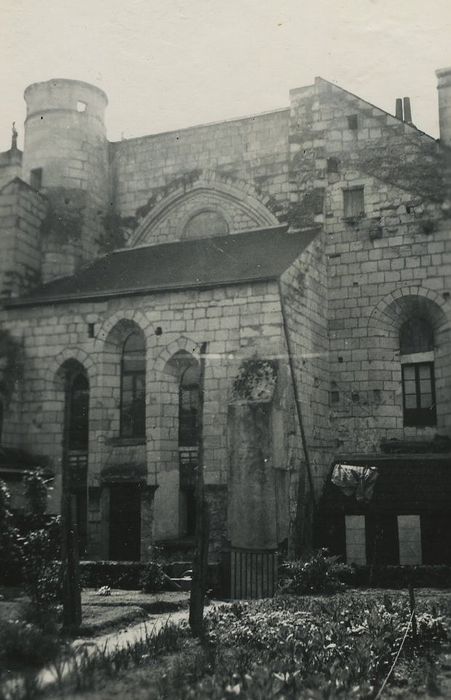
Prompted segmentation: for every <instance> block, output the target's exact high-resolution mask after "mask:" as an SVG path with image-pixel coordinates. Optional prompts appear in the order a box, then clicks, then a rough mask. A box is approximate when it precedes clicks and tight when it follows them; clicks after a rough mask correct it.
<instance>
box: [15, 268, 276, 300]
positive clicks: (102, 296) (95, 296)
mask: <svg viewBox="0 0 451 700" xmlns="http://www.w3.org/2000/svg"><path fill="white" fill-rule="evenodd" d="M284 272H285V269H284V270H282V271H280V272H279V273H278V274H273V275H265V276H263V277H243V278H240V279H236V280H225V281H222V282H221V281H219V282H205V283H196V284H193V283H190V282H188V283H184V284H178V285H176V284H168V285H160V286H158V287H140V288H139V289H133V288H130V289H119V290H110V291H105V292H88V293H86V294H83V293H80V294H69V295H64V296H63V295H58V296H54V297H52V296H48V297H41V298H39V297H37V298H36V299H32V298H20V297H19V298H17V299H14V300H9V301H5V302H4V304H3V306H4V308H5V309H15V308H22V307H31V306H50V305H52V304H70V303H71V302H74V301H79V302H89V301H105V300H107V299H113V298H116V297H123V296H144V295H146V294H159V293H164V292H180V291H184V290H195V289H199V290H202V291H204V290H208V289H217V288H218V287H221V288H222V287H232V286H237V285H241V284H252V283H254V282H256V283H258V282H277V281H278V280H279V279H280V277H281V275H282V274H283V273H284Z"/></svg>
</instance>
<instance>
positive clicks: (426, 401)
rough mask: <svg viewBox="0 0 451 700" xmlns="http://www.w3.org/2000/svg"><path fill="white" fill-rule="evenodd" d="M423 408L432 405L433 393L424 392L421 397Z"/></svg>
mask: <svg viewBox="0 0 451 700" xmlns="http://www.w3.org/2000/svg"><path fill="white" fill-rule="evenodd" d="M420 405H421V408H431V407H432V394H422V395H421V398H420Z"/></svg>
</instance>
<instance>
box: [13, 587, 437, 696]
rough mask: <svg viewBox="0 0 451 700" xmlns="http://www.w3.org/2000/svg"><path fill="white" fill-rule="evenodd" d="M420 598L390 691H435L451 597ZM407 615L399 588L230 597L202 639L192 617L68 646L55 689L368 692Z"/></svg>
mask: <svg viewBox="0 0 451 700" xmlns="http://www.w3.org/2000/svg"><path fill="white" fill-rule="evenodd" d="M122 595H123V596H124V597H121V596H122ZM137 595H139V594H135V596H133V595H131V596H130V594H129V593H124V594H119V595H118V596H117V598H118V599H117V601H116V602H112V601H111V597H112V596H110V597H109V598H100V597H98V600H99V602H98V604H93V611H92V613H93V615H95V612H96V609H97V610H99V612H100V611H101V610H102V609H103V614H106V613H107V612H108V613H109V614H112V613H113V612H114V611H116V610H117V609H120V608H122V610H123V611H126V610H127V605H128V603H127V600H133V601H134V600H135V598H136V596H137ZM421 598H422V596H420V595H419V596H418V627H419V638H418V641H417V642H415V641H414V640H413V638H412V635H411V634H409V635H408V636H407V640H406V644H405V647H404V649H403V652H402V654H401V656H400V658H399V661H398V663H397V665H396V669H395V672H394V673H393V675H392V677H391V678H390V681H389V684H388V686H387V688H386V691H384V697H390V696H396V697H399V698H406V699H407V698H411V697H414V696H415V695H416V696H419V697H427V694H428V693H430V694H433V693H437V692H438V678H437V654H438V650H439V648H440V644H441V642H442V641H443V639H444V626H443V620H442V619H440V615H439V613H440V610H441V609H443V610H446V612H447V613H448V614H449V613H450V609H449V603H450V596H449V594H448V595H439V596H435V595H434V596H429V598H431V600H422V599H421ZM88 599H89V600H91V599H92V596H91V598H89V596H88ZM153 599H154V601H155V597H153ZM119 601H120V602H119ZM408 618H409V604H408V596H407V595H406V594H400V593H399V592H390V593H387V592H380V593H374V592H361V591H359V592H355V591H354V592H348V593H344V594H337V595H333V596H328V597H325V596H322V597H319V596H317V597H313V596H310V597H307V596H305V597H299V596H280V597H277V598H275V599H272V600H266V601H253V602H249V603H237V604H232V605H228V606H223V607H222V608H221V609H217V610H216V611H214V612H213V613H212V614H210V615H209V618H208V625H207V629H206V634H205V638H204V639H203V640H202V643H199V642H198V641H196V640H193V639H192V638H191V636H190V634H189V630H188V628H187V626H186V624H184V625H183V624H182V626H175V625H174V624H166V626H165V627H163V628H162V629H160V630H159V631H158V632H157V633H156V634H152V632H151V630H150V628H149V631H148V633H147V634H146V635H145V637H144V638H143V639H141V640H139V641H138V642H134V643H129V644H126V645H125V646H123V647H122V648H120V649H116V650H113V652H110V653H108V652H107V650H106V648H105V649H98V648H95V647H92V646H91V647H89V646H86V647H85V648H84V650H82V651H79V652H78V654H77V655H74V653H73V652H70V654H69V657H68V658H67V659H66V662H65V663H69V665H70V669H71V670H70V673H69V674H68V676H67V677H66V679H65V680H64V681H63V680H61V683H60V688H59V690H58V691H56V690H54V696H55V697H64V698H66V699H68V698H74V699H75V698H81V697H83V698H85V699H87V700H88V699H90V698H96V700H107V699H108V698H114V697H117V698H122V697H127V696H129V697H133V698H134V699H136V700H188V699H194V698H195V699H196V700H224V699H228V698H230V699H231V698H235V697H236V696H239V697H240V698H242V699H243V700H262V698H264V700H273V699H274V700H275V699H276V698H277V699H278V700H279V699H281V698H283V699H284V700H298V699H300V698H315V700H321V699H323V698H324V699H326V698H327V700H332V699H335V698H343V700H344V699H347V698H356V699H357V698H358V699H359V700H360V699H364V698H368V699H370V698H374V697H375V695H376V693H377V690H378V688H380V687H381V684H382V682H383V679H384V678H385V676H386V674H387V672H388V670H389V668H390V666H391V664H392V661H393V659H394V657H395V654H396V652H397V650H398V648H399V644H400V641H401V639H402V637H403V636H404V631H405V629H406V624H407V621H408ZM62 668H63V662H62V660H60V661H59V662H58V664H55V669H56V675H58V674H59V675H60V676H61V677H62ZM58 669H59V670H58ZM28 683H29V685H30V688H31V691H30V694H29V695H22V696H17V697H15V698H13V700H23V698H24V697H26V698H27V699H28V698H32V697H35V694H34V695H33V694H32V693H33V692H35V691H33V690H32V680H30V679H29V680H28ZM46 696H49V691H48V692H47V695H46ZM0 700H3V698H2V695H1V691H0Z"/></svg>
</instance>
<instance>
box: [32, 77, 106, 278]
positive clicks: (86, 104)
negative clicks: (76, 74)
mask: <svg viewBox="0 0 451 700" xmlns="http://www.w3.org/2000/svg"><path fill="white" fill-rule="evenodd" d="M24 98H25V102H26V105H27V116H26V120H25V139H24V154H23V166H22V172H23V178H24V180H26V181H27V182H28V183H29V184H30V185H31V186H32V187H35V188H36V189H39V190H41V192H42V193H43V194H45V195H46V196H47V198H48V200H49V216H48V218H47V222H46V225H45V226H44V231H43V253H44V254H43V278H44V279H45V280H48V279H51V278H53V277H59V276H61V275H65V274H71V273H72V272H73V271H74V270H75V269H76V268H77V266H78V265H80V264H82V263H84V262H87V261H89V260H90V259H92V258H93V257H94V256H95V255H96V253H97V251H98V243H99V240H100V239H101V237H102V233H103V231H104V217H105V214H106V212H107V210H108V204H109V184H108V183H109V177H108V144H107V140H106V134H105V123H104V114H105V108H106V106H107V104H108V99H107V96H106V94H105V93H104V92H103V91H102V90H100V89H99V88H97V87H95V86H94V85H90V84H89V83H84V82H82V81H79V80H65V79H53V80H48V81H46V82H42V83H33V84H32V85H29V87H27V88H26V90H25V93H24Z"/></svg>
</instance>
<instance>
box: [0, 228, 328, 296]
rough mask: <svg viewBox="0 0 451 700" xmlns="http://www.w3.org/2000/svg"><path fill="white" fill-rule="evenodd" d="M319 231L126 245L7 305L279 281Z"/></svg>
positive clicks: (264, 231) (268, 230) (254, 233)
mask: <svg viewBox="0 0 451 700" xmlns="http://www.w3.org/2000/svg"><path fill="white" fill-rule="evenodd" d="M317 232H318V229H315V228H312V229H309V230H304V231H300V232H295V233H288V231H287V226H285V225H284V226H273V227H271V228H266V229H258V230H253V231H244V232H241V233H236V234H233V235H227V236H217V237H215V238H203V239H198V240H192V241H179V242H176V243H165V244H162V245H151V246H143V247H138V248H130V249H122V250H119V251H116V252H114V253H110V254H109V255H105V256H104V257H102V258H100V259H98V260H96V261H95V262H93V263H92V264H91V265H90V266H89V267H86V268H84V269H83V270H80V271H79V272H77V273H76V274H75V275H72V276H70V277H62V278H60V279H57V280H54V281H53V282H49V283H48V284H45V285H43V286H42V287H39V288H38V289H36V290H35V291H34V292H33V293H32V294H29V295H28V296H24V297H20V298H17V299H11V300H9V301H8V302H7V303H6V304H5V306H7V307H16V306H34V305H37V304H54V303H64V302H70V301H75V300H77V301H89V300H92V299H106V298H108V297H116V296H124V295H132V294H146V293H152V292H161V291H175V290H183V289H205V288H214V287H220V286H227V285H231V284H240V283H246V282H257V281H264V280H276V279H278V278H279V277H280V275H281V274H282V273H283V272H284V271H285V270H286V269H287V268H288V267H289V266H290V265H291V263H292V262H293V261H294V260H296V258H297V257H298V256H299V255H300V253H302V251H303V250H305V248H306V247H307V246H308V244H309V243H310V242H311V241H312V240H313V238H314V237H315V235H316V233H317Z"/></svg>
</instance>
